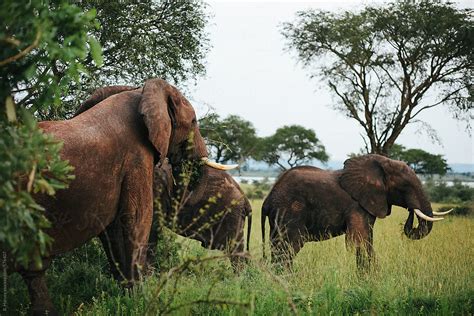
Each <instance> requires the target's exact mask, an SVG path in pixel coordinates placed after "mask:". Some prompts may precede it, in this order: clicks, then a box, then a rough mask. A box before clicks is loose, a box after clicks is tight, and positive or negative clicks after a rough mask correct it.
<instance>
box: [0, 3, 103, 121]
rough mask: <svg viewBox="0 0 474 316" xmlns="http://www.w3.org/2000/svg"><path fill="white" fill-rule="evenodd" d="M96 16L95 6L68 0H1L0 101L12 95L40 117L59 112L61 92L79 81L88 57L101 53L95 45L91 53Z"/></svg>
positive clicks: (18, 103)
mask: <svg viewBox="0 0 474 316" xmlns="http://www.w3.org/2000/svg"><path fill="white" fill-rule="evenodd" d="M94 18H95V10H91V11H89V12H84V11H83V10H82V9H81V8H78V7H77V6H75V5H73V4H70V2H68V1H42V0H33V1H28V2H16V1H2V2H1V4H0V20H1V21H2V23H5V24H4V28H2V31H1V33H0V45H1V46H0V47H1V49H0V78H1V80H0V100H1V103H2V104H3V102H4V101H5V99H6V97H7V96H9V95H14V96H15V101H16V103H17V105H18V106H22V107H28V108H31V109H32V110H33V112H34V114H35V115H36V116H38V117H42V118H43V117H58V116H61V115H60V114H61V113H62V111H63V105H62V101H61V97H62V96H63V95H65V94H66V93H67V90H68V88H69V86H70V85H71V84H72V83H73V82H76V83H77V82H78V80H79V78H80V74H81V73H83V72H84V65H85V63H86V62H88V63H90V64H93V63H94V60H95V61H96V62H97V61H98V60H99V59H100V50H99V49H97V48H95V46H94V45H92V47H94V48H95V50H94V52H93V55H92V56H90V55H89V51H90V48H91V45H90V44H89V43H91V42H93V41H94V40H93V38H92V37H91V36H89V35H88V32H90V31H92V30H93V29H94V28H95V27H97V23H96V21H95V19H94ZM14 56H17V57H18V58H15V57H14ZM94 57H95V58H94ZM9 58H10V59H9ZM12 58H13V59H12ZM86 59H87V60H88V61H86Z"/></svg>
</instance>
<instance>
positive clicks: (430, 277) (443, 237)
mask: <svg viewBox="0 0 474 316" xmlns="http://www.w3.org/2000/svg"><path fill="white" fill-rule="evenodd" d="M261 204H262V201H261V200H256V201H253V202H252V206H253V210H254V213H253V217H254V221H253V227H252V234H251V247H250V252H251V255H252V260H251V262H250V264H249V265H248V266H247V267H245V268H244V269H243V271H242V272H241V273H239V274H236V273H234V272H233V270H232V268H231V266H230V263H229V260H228V259H226V258H224V259H215V260H210V261H206V262H205V263H203V264H193V265H190V267H189V269H186V270H185V271H184V273H183V274H182V275H181V276H180V277H179V278H175V277H171V278H170V279H169V282H168V283H166V285H165V286H164V287H163V290H162V291H161V292H160V294H159V295H157V288H158V286H159V284H160V281H162V280H163V279H160V275H159V274H158V273H155V274H153V275H151V276H149V277H147V278H146V279H145V280H144V282H142V283H141V284H140V285H138V286H136V287H135V288H134V289H133V290H131V291H123V290H122V289H120V287H119V286H118V285H117V284H116V283H115V281H113V280H112V279H111V278H110V276H109V274H108V272H107V266H106V261H105V257H104V256H103V253H102V250H101V248H100V245H99V244H98V243H97V242H93V243H92V244H89V245H87V246H86V247H84V248H83V249H80V250H77V251H75V252H74V253H73V254H71V255H68V256H66V257H65V258H63V259H61V260H59V261H58V262H56V263H55V266H54V268H53V269H52V270H51V272H50V273H49V275H48V278H49V280H48V281H49V284H50V291H51V294H52V296H53V299H54V302H55V304H56V306H58V307H59V308H60V311H61V312H62V313H64V314H72V313H76V314H78V315H144V314H158V313H160V312H161V313H169V314H173V315H186V314H199V315H245V314H252V315H287V314H294V313H298V314H308V315H312V314H315V315H329V314H333V315H354V314H360V315H369V314H370V315H472V314H474V236H473V235H474V219H473V218H469V217H456V216H446V219H445V220H444V221H442V222H439V223H434V228H433V230H432V232H431V234H430V235H429V236H428V237H426V238H424V239H422V240H418V241H412V240H408V239H407V238H406V237H405V236H403V224H404V222H405V219H406V216H407V212H406V210H403V209H398V208H395V209H394V210H393V212H392V215H391V216H390V217H388V218H386V219H384V220H377V221H376V224H375V236H374V242H375V245H374V246H375V252H376V260H377V261H376V268H375V270H374V271H373V272H372V273H371V274H369V275H366V276H360V275H358V274H357V273H356V267H355V255H354V254H353V253H352V252H351V251H347V250H346V248H345V243H344V236H340V237H337V238H333V239H331V240H328V241H324V242H319V243H307V244H306V245H305V246H304V248H303V249H302V250H301V251H300V253H299V254H298V255H297V256H296V259H295V263H294V267H293V271H286V270H284V271H275V269H274V268H272V267H271V265H270V264H269V263H267V262H264V261H263V259H262V247H261V230H260V224H259V222H260V209H261ZM437 207H439V205H435V208H437ZM267 226H268V223H267ZM268 232H269V228H267V234H268ZM267 240H268V236H267ZM178 242H179V243H180V244H181V245H180V248H179V249H180V250H179V257H180V258H181V261H182V262H183V261H185V260H186V259H189V258H207V257H210V256H218V255H219V254H222V253H221V252H218V251H208V250H204V249H203V248H201V247H200V245H199V243H198V242H195V241H192V240H188V239H184V238H178ZM266 249H267V251H269V247H268V245H267V247H266ZM174 281H177V283H176V286H175V284H174ZM7 298H8V310H9V311H10V312H11V313H14V314H17V313H20V314H21V313H23V314H24V313H26V311H27V307H28V306H27V303H26V302H27V295H26V288H25V286H24V285H23V284H22V282H21V279H20V278H19V277H17V276H11V277H9V279H8V293H7ZM194 301H201V302H197V303H195V304H190V303H192V302H194ZM202 301H207V303H202Z"/></svg>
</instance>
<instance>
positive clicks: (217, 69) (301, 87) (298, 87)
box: [191, 0, 474, 163]
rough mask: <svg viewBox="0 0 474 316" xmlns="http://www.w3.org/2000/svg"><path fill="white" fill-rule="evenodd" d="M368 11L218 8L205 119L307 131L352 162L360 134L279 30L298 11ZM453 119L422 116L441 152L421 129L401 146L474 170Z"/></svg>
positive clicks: (202, 100) (258, 4) (261, 129)
mask: <svg viewBox="0 0 474 316" xmlns="http://www.w3.org/2000/svg"><path fill="white" fill-rule="evenodd" d="M372 2H373V1H372ZM378 2H380V1H378ZM364 3H371V2H370V1H356V0H353V1H313V2H305V3H298V2H293V1H283V2H282V1H280V2H271V1H241V2H227V1H219V2H211V3H210V5H209V11H210V12H211V14H212V15H213V18H212V19H211V25H210V26H209V33H210V40H211V45H212V46H213V47H212V49H211V51H210V53H209V55H208V58H207V75H206V77H205V78H202V79H200V80H199V81H198V83H197V85H196V86H195V87H192V88H191V94H192V98H191V99H192V100H193V104H194V106H195V108H196V109H197V112H198V115H200V116H202V115H204V114H205V113H206V112H207V110H208V108H207V105H209V106H211V107H212V108H213V110H214V111H215V112H217V113H218V114H219V115H221V116H227V115H228V114H237V115H240V116H242V117H244V118H245V119H247V120H249V121H251V122H252V123H253V124H254V126H255V127H256V129H257V133H258V135H259V136H268V135H270V134H272V133H274V132H275V130H276V129H277V128H278V127H281V126H283V125H289V124H300V125H303V126H305V127H307V128H312V129H313V130H314V131H315V132H316V134H317V136H318V137H319V139H320V140H321V141H322V143H323V144H324V146H325V147H326V151H327V152H328V154H329V155H330V159H331V160H345V159H346V158H347V155H348V154H349V153H351V152H359V149H360V148H362V147H363V141H362V138H361V136H360V133H361V132H362V130H361V128H359V125H358V124H357V123H356V121H355V120H353V119H348V118H346V117H345V116H344V115H342V114H341V113H339V112H337V111H335V110H333V109H332V108H331V107H330V105H331V104H333V103H334V99H333V98H332V96H331V94H330V93H329V91H328V90H327V89H325V88H324V87H323V88H318V87H320V86H321V84H320V83H319V82H317V79H309V77H308V71H307V70H305V69H303V68H302V67H301V65H299V64H298V63H297V61H296V59H295V57H294V54H291V53H288V52H286V51H285V50H284V47H285V41H284V38H283V36H282V35H281V34H280V27H279V25H280V24H281V22H286V21H293V20H294V17H295V13H296V12H297V11H299V10H304V9H307V8H320V9H327V10H341V9H342V10H356V9H357V8H361V6H362V5H363V4H364ZM464 3H465V4H467V3H468V2H464ZM204 104H206V105H204ZM451 117H452V115H451V114H450V112H449V111H448V110H447V109H446V108H437V109H436V108H435V109H432V110H428V111H426V112H425V113H424V115H422V116H421V119H422V120H424V121H426V122H427V123H429V124H431V125H432V126H433V127H434V128H435V129H436V130H437V132H438V136H439V138H440V139H441V141H442V144H441V145H440V144H437V143H433V142H432V141H431V140H430V138H429V137H428V136H427V135H426V133H419V132H418V130H420V128H419V126H416V125H414V126H409V127H407V128H405V130H404V131H403V133H402V135H401V136H400V137H399V138H398V140H397V143H400V144H402V145H404V146H406V147H408V148H422V149H424V150H426V151H429V152H431V153H436V154H442V155H444V156H445V158H446V159H447V160H448V162H449V163H474V161H473V157H474V152H473V147H474V146H473V139H472V138H470V137H469V135H468V133H467V132H466V131H465V126H464V125H463V123H458V122H457V121H456V120H454V119H452V118H451Z"/></svg>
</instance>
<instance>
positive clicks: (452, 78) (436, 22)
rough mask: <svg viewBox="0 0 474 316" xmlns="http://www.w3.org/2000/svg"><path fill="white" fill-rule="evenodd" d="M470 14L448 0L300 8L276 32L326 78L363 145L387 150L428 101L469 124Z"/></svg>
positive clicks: (315, 73)
mask: <svg viewBox="0 0 474 316" xmlns="http://www.w3.org/2000/svg"><path fill="white" fill-rule="evenodd" d="M471 14H472V10H470V9H468V10H459V9H457V8H456V7H455V5H454V4H453V3H450V2H440V1H429V0H423V1H402V0H398V1H394V2H392V3H388V4H385V5H383V6H377V7H375V6H374V7H371V6H366V7H365V8H364V9H363V10H361V11H360V12H355V11H346V12H342V13H332V12H328V11H319V10H308V11H301V12H298V14H297V20H296V21H295V22H293V23H285V24H284V26H283V30H282V33H283V35H284V36H285V37H286V39H287V40H288V47H289V48H290V49H295V50H296V52H297V54H298V59H299V60H300V61H302V63H303V66H304V67H305V68H308V69H309V70H310V71H311V76H312V77H319V78H321V79H322V80H323V81H325V82H327V84H328V86H329V88H330V90H331V91H332V92H333V94H334V96H335V97H336V99H337V100H338V101H339V102H338V104H337V105H336V106H335V108H336V109H337V110H339V111H341V112H342V113H344V114H345V115H346V116H348V117H350V118H352V119H354V120H355V121H357V123H358V124H359V125H360V126H361V127H362V128H363V131H364V134H365V135H364V141H365V142H366V151H367V152H370V153H378V154H387V153H388V151H389V150H390V148H391V147H392V146H393V144H394V143H395V141H396V139H397V138H398V136H399V135H400V134H401V133H402V131H403V129H404V128H405V127H406V126H407V125H408V124H409V123H415V122H418V123H419V122H420V121H419V120H418V115H419V114H420V113H421V112H423V111H425V110H428V109H430V108H433V107H435V106H440V105H449V106H450V108H451V109H452V110H453V112H454V114H455V117H456V118H463V119H464V120H465V121H466V123H467V124H468V125H469V124H470V121H469V120H470V115H469V109H472V106H473V103H472V84H473V83H472V78H473V67H474V58H473V52H474V41H473V40H472V38H473V36H472V35H473V34H474V24H473V21H472V15H471ZM315 66H316V67H315ZM428 94H429V95H430V97H429V98H428V97H427V96H428ZM427 127H429V125H427V124H424V125H423V128H424V129H425V130H426V129H427ZM428 133H430V134H431V135H430V136H435V135H433V134H435V132H434V130H433V129H431V128H428Z"/></svg>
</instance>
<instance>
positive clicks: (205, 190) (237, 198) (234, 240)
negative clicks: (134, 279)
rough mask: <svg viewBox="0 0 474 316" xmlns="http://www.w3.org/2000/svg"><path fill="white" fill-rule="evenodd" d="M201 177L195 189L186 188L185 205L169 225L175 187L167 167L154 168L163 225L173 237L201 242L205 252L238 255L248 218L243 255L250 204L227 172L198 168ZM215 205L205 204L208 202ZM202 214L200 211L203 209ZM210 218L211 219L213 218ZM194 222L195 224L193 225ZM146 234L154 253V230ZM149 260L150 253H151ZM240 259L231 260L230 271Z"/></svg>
mask: <svg viewBox="0 0 474 316" xmlns="http://www.w3.org/2000/svg"><path fill="white" fill-rule="evenodd" d="M201 168H202V169H201V170H202V171H201V172H202V174H201V177H200V178H199V179H198V180H197V184H196V186H195V187H193V188H190V191H191V192H190V193H189V194H187V195H186V197H185V199H184V201H186V202H185V204H184V205H183V206H182V207H181V208H180V209H179V211H178V213H177V217H176V222H175V223H173V219H172V218H173V215H174V214H173V213H174V212H175V210H174V209H173V207H172V206H171V197H172V196H175V197H176V189H177V187H174V186H173V178H172V171H171V168H169V165H166V164H165V165H164V166H162V167H161V168H160V167H158V166H157V167H156V168H155V178H154V191H155V197H158V199H159V201H160V203H161V208H162V210H163V212H164V214H165V225H167V226H169V228H171V229H173V230H174V231H175V232H176V233H178V234H180V235H182V236H185V237H189V238H192V239H195V240H198V241H200V242H201V245H202V246H203V247H205V248H209V249H218V250H224V251H226V252H227V253H229V254H242V252H243V250H244V224H245V218H246V217H248V218H249V226H248V234H247V251H248V247H249V238H248V236H250V229H251V225H252V224H251V213H252V209H251V206H250V202H249V201H248V199H247V198H246V197H245V195H244V193H243V192H242V190H241V188H240V186H239V185H238V183H237V182H235V180H234V179H233V178H232V176H231V175H229V174H228V173H227V172H225V171H222V170H216V169H213V168H211V167H208V166H202V167H201ZM213 198H215V199H216V202H215V203H209V201H210V199H213ZM206 204H207V205H209V208H208V211H206V212H205V213H204V214H201V213H200V210H203V209H206ZM216 215H217V217H216V218H213V216H216ZM194 220H196V221H195V222H194ZM153 226H154V228H153V229H152V231H151V233H150V249H151V250H152V249H154V248H155V245H156V239H157V234H158V233H159V232H158V229H156V228H155V227H156V226H157V225H156V224H154V225H153ZM151 256H153V253H152V251H151ZM242 261H243V260H242V257H241V256H231V262H232V264H233V265H234V267H239V266H240V263H242Z"/></svg>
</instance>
